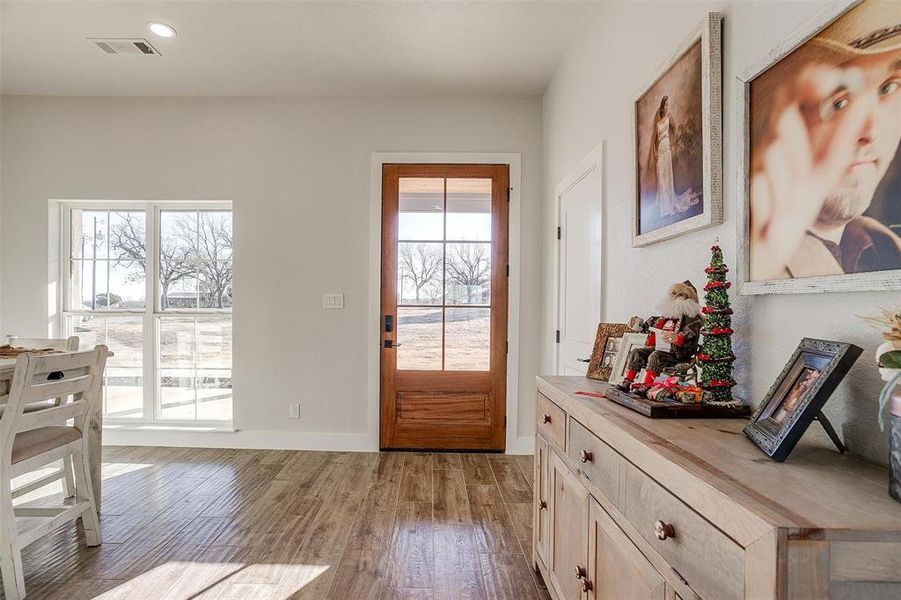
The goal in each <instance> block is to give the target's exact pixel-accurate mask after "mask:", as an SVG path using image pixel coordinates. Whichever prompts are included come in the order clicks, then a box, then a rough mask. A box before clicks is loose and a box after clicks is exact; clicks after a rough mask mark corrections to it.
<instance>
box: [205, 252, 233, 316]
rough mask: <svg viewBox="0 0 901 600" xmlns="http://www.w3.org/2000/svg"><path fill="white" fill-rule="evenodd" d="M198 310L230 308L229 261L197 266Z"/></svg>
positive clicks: (230, 277) (230, 266) (230, 270)
mask: <svg viewBox="0 0 901 600" xmlns="http://www.w3.org/2000/svg"><path fill="white" fill-rule="evenodd" d="M197 269H198V272H199V273H198V275H199V277H198V286H199V291H200V299H199V300H200V308H214V309H220V308H231V305H232V263H231V261H215V262H204V263H201V264H199V265H198V266H197Z"/></svg>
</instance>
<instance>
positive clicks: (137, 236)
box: [109, 210, 147, 262]
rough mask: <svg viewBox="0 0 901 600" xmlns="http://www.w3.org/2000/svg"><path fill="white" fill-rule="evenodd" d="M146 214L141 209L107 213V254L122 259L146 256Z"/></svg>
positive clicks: (143, 257) (136, 258)
mask: <svg viewBox="0 0 901 600" xmlns="http://www.w3.org/2000/svg"><path fill="white" fill-rule="evenodd" d="M146 221H147V215H146V214H145V212H144V211H143V210H142V211H113V212H111V213H110V214H109V255H110V258H115V259H118V260H123V261H142V262H143V259H145V258H146V257H147V246H146V243H147V241H146Z"/></svg>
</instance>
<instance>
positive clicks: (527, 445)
mask: <svg viewBox="0 0 901 600" xmlns="http://www.w3.org/2000/svg"><path fill="white" fill-rule="evenodd" d="M507 454H535V438H534V437H531V436H523V437H518V438H515V441H514V442H513V443H512V444H507Z"/></svg>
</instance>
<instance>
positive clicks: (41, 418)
mask: <svg viewBox="0 0 901 600" xmlns="http://www.w3.org/2000/svg"><path fill="white" fill-rule="evenodd" d="M84 407H85V401H84V399H79V400H76V401H74V402H70V403H68V404H61V405H59V406H51V407H49V408H44V409H41V410H37V411H34V412H30V413H22V416H21V417H19V420H18V424H17V425H16V433H23V432H25V431H31V430H32V429H37V428H38V427H48V426H50V425H65V423H66V421H68V420H69V419H77V418H78V417H79V415H81V413H82V412H83V411H84Z"/></svg>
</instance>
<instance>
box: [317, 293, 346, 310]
mask: <svg viewBox="0 0 901 600" xmlns="http://www.w3.org/2000/svg"><path fill="white" fill-rule="evenodd" d="M322 308H344V294H322Z"/></svg>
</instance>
